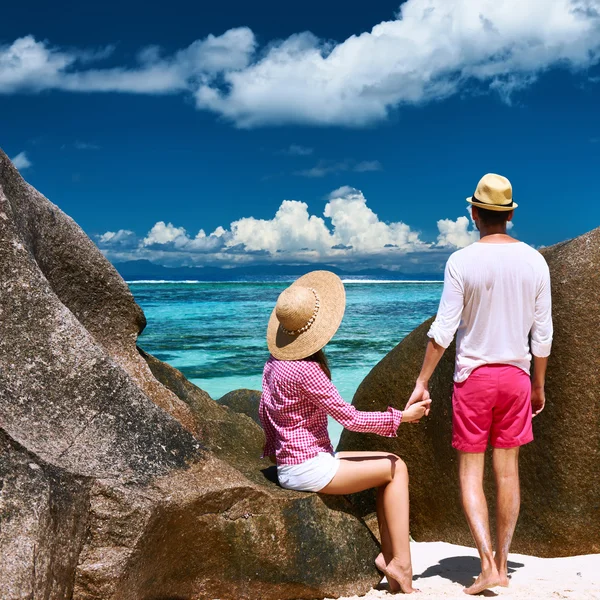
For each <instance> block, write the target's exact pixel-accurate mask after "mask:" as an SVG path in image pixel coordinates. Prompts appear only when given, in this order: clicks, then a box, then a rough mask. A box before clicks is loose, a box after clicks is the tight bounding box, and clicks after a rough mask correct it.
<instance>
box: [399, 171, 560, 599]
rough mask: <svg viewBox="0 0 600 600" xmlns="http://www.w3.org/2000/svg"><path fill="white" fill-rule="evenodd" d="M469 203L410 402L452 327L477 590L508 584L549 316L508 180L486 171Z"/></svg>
mask: <svg viewBox="0 0 600 600" xmlns="http://www.w3.org/2000/svg"><path fill="white" fill-rule="evenodd" d="M467 202H469V203H470V204H471V205H472V209H471V210H472V215H473V220H474V222H475V224H476V226H477V228H478V229H479V232H480V240H479V242H476V243H474V244H472V245H471V246H468V247H467V248H463V249H462V250H459V251H457V252H455V253H454V254H452V256H450V258H449V259H448V262H447V264H446V270H445V275H444V290H443V293H442V299H441V301H440V307H439V311H438V314H437V317H436V319H435V322H434V323H433V325H432V326H431V329H430V330H429V333H428V336H429V338H430V340H429V342H428V345H427V350H426V352H425V360H424V362H423V367H422V369H421V373H420V375H419V377H418V379H417V383H416V385H415V390H414V392H413V393H412V395H411V397H410V400H409V402H408V404H407V407H408V406H410V405H411V404H413V403H414V402H418V401H421V400H425V399H428V398H429V391H428V382H429V379H430V377H431V375H432V373H433V371H434V370H435V368H436V366H437V364H438V362H439V360H440V358H441V357H442V354H443V353H444V351H445V349H446V348H447V347H448V346H449V345H450V343H451V342H452V338H453V337H454V334H455V333H456V331H457V330H458V335H457V342H456V369H455V373H454V394H453V398H452V405H453V417H452V445H453V447H454V448H456V449H457V451H458V465H459V477H460V490H461V499H462V505H463V509H464V512H465V515H466V517H467V521H468V523H469V527H470V529H471V533H472V535H473V538H474V540H475V544H476V545H477V549H478V551H479V555H480V557H481V575H479V577H478V578H477V580H476V581H475V583H474V584H473V585H472V586H470V587H469V588H466V589H465V590H464V591H465V592H466V593H467V594H478V593H479V592H481V591H483V590H485V589H487V588H491V587H495V586H498V585H500V586H508V571H507V563H508V551H509V548H510V543H511V540H512V536H513V533H514V530H515V526H516V523H517V518H518V516H519V508H520V490H519V471H518V458H519V447H520V446H522V445H523V444H527V443H529V442H531V441H532V440H533V432H532V427H531V419H532V416H535V415H538V414H539V413H540V412H541V411H542V410H543V408H544V403H545V395H544V382H545V375H546V365H547V362H548V356H549V354H550V347H551V344H552V317H551V300H550V274H549V271H548V266H547V264H546V261H545V260H544V258H543V257H542V255H541V254H540V253H539V252H537V251H536V250H534V249H533V248H531V247H530V246H528V245H526V244H524V243H523V242H519V241H518V240H516V239H514V238H512V237H511V236H509V235H508V234H507V233H506V231H507V223H508V222H509V221H511V220H512V217H513V211H514V209H515V208H517V204H516V203H514V202H513V200H512V187H511V185H510V182H509V181H508V179H506V178H505V177H502V176H500V175H494V174H488V175H485V176H484V177H483V178H482V179H481V181H480V182H479V185H478V186H477V190H476V191H475V194H474V195H473V196H472V197H471V198H468V199H467ZM530 340H531V348H530ZM532 356H533V376H532V378H531V379H530V376H529V371H530V367H531V359H532ZM488 439H489V440H490V441H491V445H492V447H493V469H494V476H495V482H496V553H495V555H494V554H493V552H492V542H491V535H490V527H489V520H488V508H487V503H486V499H485V495H484V492H483V471H484V452H485V450H486V447H487V443H488Z"/></svg>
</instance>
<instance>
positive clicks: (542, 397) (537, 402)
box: [531, 386, 546, 417]
mask: <svg viewBox="0 0 600 600" xmlns="http://www.w3.org/2000/svg"><path fill="white" fill-rule="evenodd" d="M545 405H546V392H545V391H544V388H543V387H533V386H532V388H531V410H532V411H533V416H534V417H537V415H539V414H540V413H541V412H542V411H543V410H544V406H545Z"/></svg>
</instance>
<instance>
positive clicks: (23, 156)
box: [11, 152, 32, 171]
mask: <svg viewBox="0 0 600 600" xmlns="http://www.w3.org/2000/svg"><path fill="white" fill-rule="evenodd" d="M11 161H12V164H13V165H15V167H17V169H19V171H23V169H28V168H29V167H31V165H32V162H31V161H30V160H29V157H28V156H27V152H19V154H17V155H16V156H15V157H14V158H11Z"/></svg>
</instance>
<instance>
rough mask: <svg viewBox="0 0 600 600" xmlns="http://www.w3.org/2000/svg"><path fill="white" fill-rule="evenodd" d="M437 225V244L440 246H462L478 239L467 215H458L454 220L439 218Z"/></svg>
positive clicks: (477, 234)
mask: <svg viewBox="0 0 600 600" xmlns="http://www.w3.org/2000/svg"><path fill="white" fill-rule="evenodd" d="M437 226H438V231H439V232H440V234H439V235H438V239H437V245H438V246H439V247H441V248H464V247H465V246H468V245H469V244H472V243H473V242H476V241H477V240H478V239H479V233H478V232H477V231H476V230H475V229H473V228H472V223H471V221H470V220H469V219H468V218H467V217H458V219H456V221H452V220H451V219H441V220H440V221H438V222H437Z"/></svg>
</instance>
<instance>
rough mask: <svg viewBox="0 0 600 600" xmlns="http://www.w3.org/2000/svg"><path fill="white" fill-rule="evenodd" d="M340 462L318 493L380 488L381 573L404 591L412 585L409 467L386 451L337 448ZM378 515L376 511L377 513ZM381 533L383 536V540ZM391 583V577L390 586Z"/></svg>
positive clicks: (352, 492)
mask: <svg viewBox="0 0 600 600" xmlns="http://www.w3.org/2000/svg"><path fill="white" fill-rule="evenodd" d="M338 457H339V458H340V466H339V468H338V472H337V473H336V475H335V477H334V478H333V479H332V481H331V482H330V483H329V484H328V485H327V486H325V487H324V488H323V489H322V490H321V491H320V493H321V494H334V495H339V494H344V495H345V494H354V493H356V492H362V491H363V490H367V489H369V488H374V487H375V488H382V491H381V492H378V494H380V496H381V498H380V500H379V502H378V507H379V511H378V512H379V513H381V520H380V521H379V527H380V531H381V532H382V551H383V554H384V558H386V559H387V557H386V556H385V555H386V554H387V555H388V557H389V560H386V561H385V562H386V563H387V564H386V565H385V569H384V573H385V575H386V577H387V578H388V580H390V579H391V580H394V583H395V582H398V584H399V586H400V588H401V589H402V591H403V592H406V593H410V592H412V591H414V590H413V587H412V565H411V560H410V543H409V523H408V514H409V506H408V471H407V469H406V465H405V464H404V462H403V461H402V460H401V459H400V458H398V457H397V456H396V455H395V454H391V453H389V452H351V453H350V452H340V453H338ZM378 518H379V514H378ZM384 534H385V535H386V540H385V542H384ZM394 583H392V581H390V586H393V585H394Z"/></svg>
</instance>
